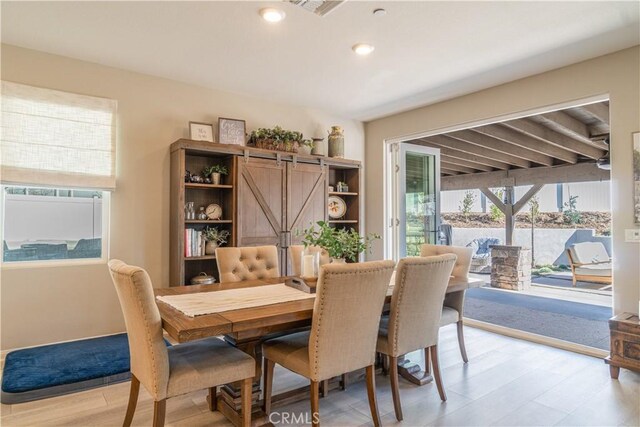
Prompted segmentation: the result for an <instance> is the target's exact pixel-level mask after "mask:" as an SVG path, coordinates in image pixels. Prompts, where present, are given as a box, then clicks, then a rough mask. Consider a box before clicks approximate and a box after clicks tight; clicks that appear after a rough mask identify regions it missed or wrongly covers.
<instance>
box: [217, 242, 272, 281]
mask: <svg viewBox="0 0 640 427" xmlns="http://www.w3.org/2000/svg"><path fill="white" fill-rule="evenodd" d="M216 262H217V264H218V272H219V273H220V282H241V281H243V280H258V279H270V278H272V277H279V276H280V268H279V267H278V265H279V262H280V261H279V260H278V248H276V247H275V246H246V247H240V248H232V247H224V248H217V249H216Z"/></svg>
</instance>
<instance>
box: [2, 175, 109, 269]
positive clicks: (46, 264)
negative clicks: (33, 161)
mask: <svg viewBox="0 0 640 427" xmlns="http://www.w3.org/2000/svg"><path fill="white" fill-rule="evenodd" d="M0 187H1V189H2V197H0V199H1V200H0V240H2V241H4V220H5V218H4V216H5V196H6V191H4V189H5V187H35V188H51V189H63V190H80V191H101V192H102V236H101V239H102V240H101V243H102V247H101V251H100V258H66V259H52V260H37V261H10V262H5V261H4V251H2V252H1V253H0V267H1V268H2V269H3V270H4V269H7V270H14V269H22V268H50V267H73V266H83V265H104V264H106V263H107V262H108V261H109V243H110V236H111V233H110V224H111V215H110V214H111V191H106V190H96V189H91V188H62V187H58V186H56V187H47V186H44V185H40V184H30V185H28V184H8V183H3V184H0ZM56 197H57V196H56Z"/></svg>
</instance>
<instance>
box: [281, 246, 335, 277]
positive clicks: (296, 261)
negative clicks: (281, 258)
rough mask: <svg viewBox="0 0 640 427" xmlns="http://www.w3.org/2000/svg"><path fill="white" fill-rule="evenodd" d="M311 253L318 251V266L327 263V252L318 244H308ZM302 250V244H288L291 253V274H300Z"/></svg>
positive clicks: (328, 258) (328, 259)
mask: <svg viewBox="0 0 640 427" xmlns="http://www.w3.org/2000/svg"><path fill="white" fill-rule="evenodd" d="M309 250H310V251H311V253H316V252H320V266H323V265H325V264H329V263H330V262H331V257H330V256H329V253H328V252H327V251H326V250H324V249H322V248H321V247H319V246H309ZM302 251H304V246H303V245H291V246H289V253H290V254H291V265H292V267H293V275H294V276H300V267H301V266H300V263H301V259H302Z"/></svg>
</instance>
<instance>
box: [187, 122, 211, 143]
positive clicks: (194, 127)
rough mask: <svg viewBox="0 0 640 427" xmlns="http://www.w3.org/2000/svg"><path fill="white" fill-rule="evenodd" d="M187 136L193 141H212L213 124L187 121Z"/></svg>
mask: <svg viewBox="0 0 640 427" xmlns="http://www.w3.org/2000/svg"><path fill="white" fill-rule="evenodd" d="M189 138H191V139H193V140H194V141H207V142H213V125H212V124H211V123H200V122H189Z"/></svg>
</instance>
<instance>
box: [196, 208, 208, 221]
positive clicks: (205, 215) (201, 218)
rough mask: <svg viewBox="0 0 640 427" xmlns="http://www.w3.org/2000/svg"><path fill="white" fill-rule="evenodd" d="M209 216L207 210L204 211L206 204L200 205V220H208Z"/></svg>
mask: <svg viewBox="0 0 640 427" xmlns="http://www.w3.org/2000/svg"><path fill="white" fill-rule="evenodd" d="M208 218H209V217H208V216H207V214H206V212H205V211H204V206H200V208H199V209H198V219H199V220H206V219H208Z"/></svg>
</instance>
